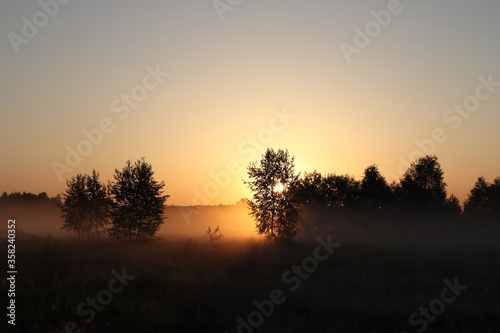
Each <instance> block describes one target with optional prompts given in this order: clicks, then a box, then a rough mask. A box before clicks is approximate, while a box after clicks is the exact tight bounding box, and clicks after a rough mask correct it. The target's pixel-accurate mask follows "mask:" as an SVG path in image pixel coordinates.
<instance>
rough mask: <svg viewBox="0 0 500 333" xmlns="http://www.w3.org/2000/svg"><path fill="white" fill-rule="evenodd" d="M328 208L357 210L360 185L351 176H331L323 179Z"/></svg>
mask: <svg viewBox="0 0 500 333" xmlns="http://www.w3.org/2000/svg"><path fill="white" fill-rule="evenodd" d="M322 188H323V191H324V195H325V200H326V206H327V207H334V208H348V209H355V208H357V207H358V203H359V195H360V184H359V182H358V181H357V180H356V179H354V178H353V177H351V176H349V175H335V174H330V175H327V176H326V177H324V178H323V185H322Z"/></svg>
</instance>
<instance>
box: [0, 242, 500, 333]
mask: <svg viewBox="0 0 500 333" xmlns="http://www.w3.org/2000/svg"><path fill="white" fill-rule="evenodd" d="M18 248H19V250H18V261H19V263H20V264H19V268H18V270H19V271H20V272H22V273H21V274H18V285H17V288H16V289H17V291H16V302H17V325H16V327H15V330H14V331H15V332H64V327H65V325H66V324H67V323H68V322H71V321H73V322H76V323H77V325H78V327H79V328H81V330H82V332H236V331H237V318H238V317H242V318H245V319H246V321H248V320H247V319H248V316H249V314H250V313H251V312H254V311H256V310H257V308H256V307H255V305H254V304H253V302H254V301H255V300H257V301H258V302H260V303H262V302H263V301H264V300H268V299H270V293H271V292H272V291H273V290H275V289H280V290H282V291H283V293H284V294H283V297H281V301H283V298H286V299H285V300H284V302H283V303H282V304H279V305H275V306H274V311H273V312H272V314H270V316H269V317H268V318H267V317H265V316H262V318H263V319H264V320H263V323H262V324H261V325H260V327H258V328H256V329H255V332H401V331H405V330H406V331H408V332H416V328H421V326H420V325H419V326H416V327H411V326H410V325H409V322H408V319H409V316H410V315H411V314H412V313H413V312H417V311H419V308H420V307H426V306H429V303H430V302H431V301H432V300H433V299H436V298H439V297H441V296H440V295H441V291H442V289H443V288H444V287H445V284H444V283H443V280H444V279H448V280H449V281H450V282H452V283H453V281H454V278H455V277H458V279H459V282H460V283H461V284H465V285H467V289H466V290H464V291H463V292H462V293H461V295H460V296H458V297H457V298H456V300H455V301H454V302H453V303H451V304H449V305H448V304H447V305H446V309H445V310H444V312H443V313H442V314H440V315H439V316H437V318H436V319H435V321H434V322H429V325H428V328H427V330H426V331H427V332H473V331H478V332H498V328H499V327H500V321H499V319H498V318H499V317H498V314H499V312H500V306H499V305H498V299H499V298H500V291H499V290H498V278H499V273H500V268H499V267H500V251H497V250H487V249H483V250H471V249H469V250H455V251H453V250H449V249H448V250H445V249H441V250H438V249H418V250H415V249H409V248H387V247H382V246H374V245H362V244H341V245H340V247H338V248H337V249H335V251H334V252H333V253H332V254H331V255H330V257H329V258H328V259H327V260H326V261H324V262H320V263H319V264H318V267H317V269H316V270H315V271H314V272H312V273H311V274H309V277H308V278H307V279H300V282H299V284H300V286H299V287H298V289H297V290H295V291H292V290H291V288H292V287H295V286H296V284H297V280H298V279H296V280H294V283H291V282H290V281H289V282H288V283H285V282H284V280H283V278H282V275H283V274H284V273H285V272H286V271H288V270H290V269H291V267H292V265H300V264H301V263H302V262H303V260H304V259H305V258H307V257H309V256H312V255H313V252H314V249H315V246H313V245H312V244H311V246H306V245H294V246H275V245H271V244H267V243H265V242H262V241H257V240H248V241H246V242H244V241H240V242H237V243H232V242H230V241H226V242H220V243H219V244H210V243H208V242H207V241H201V240H198V241H196V240H174V239H170V240H164V241H162V242H157V243H154V244H119V243H109V242H107V241H87V242H76V241H71V242H70V241H59V240H55V239H50V238H32V239H27V240H24V241H20V242H19V243H18ZM4 262H5V260H4V259H3V258H2V267H4ZM122 268H124V269H125V272H126V274H127V275H131V276H135V278H133V279H132V280H130V281H129V282H128V285H127V286H126V287H124V288H123V291H122V292H120V293H117V294H115V295H113V298H112V300H111V302H110V303H109V304H107V305H105V306H103V308H104V309H102V311H101V312H97V311H96V316H95V319H93V320H92V321H91V322H90V323H86V322H85V319H87V318H89V316H88V315H87V316H79V315H78V314H77V311H76V308H77V306H78V305H79V304H80V303H82V302H85V301H86V299H87V297H96V295H97V294H98V293H99V291H100V290H102V289H103V288H104V289H106V288H108V283H109V281H110V280H111V279H112V278H113V276H114V275H113V274H112V270H116V271H118V272H119V273H121V272H122ZM2 274H3V276H2V281H5V278H6V277H5V274H4V273H3V272H2ZM292 276H294V274H289V275H288V277H289V278H290V277H292ZM4 285H5V282H4ZM2 294H4V293H2ZM2 296H3V295H2ZM266 304H269V303H266ZM85 309H86V310H88V309H90V307H87V306H86V307H85ZM267 309H268V310H270V308H269V307H268V308H267ZM254 319H255V320H254V322H253V323H258V322H259V316H257V317H255V318H254ZM75 331H76V332H77V330H75ZM247 331H248V332H250V330H248V329H246V330H245V329H240V332H247Z"/></svg>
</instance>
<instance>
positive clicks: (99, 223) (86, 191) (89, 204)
mask: <svg viewBox="0 0 500 333" xmlns="http://www.w3.org/2000/svg"><path fill="white" fill-rule="evenodd" d="M66 184H67V189H66V191H65V193H64V195H63V198H62V201H61V202H60V204H59V205H60V207H61V211H62V217H63V219H64V223H63V226H62V228H61V229H65V230H67V231H76V232H77V233H78V237H79V238H80V237H81V236H86V237H90V236H91V234H95V235H100V234H101V233H102V232H103V231H104V228H105V226H106V225H107V224H108V222H109V207H110V203H111V202H110V199H109V197H108V195H107V192H106V186H105V185H104V184H102V183H101V182H100V181H99V173H97V172H96V171H95V170H93V171H92V175H86V174H78V175H76V176H74V177H72V178H71V179H70V180H68V181H67V182H66ZM39 197H40V195H39Z"/></svg>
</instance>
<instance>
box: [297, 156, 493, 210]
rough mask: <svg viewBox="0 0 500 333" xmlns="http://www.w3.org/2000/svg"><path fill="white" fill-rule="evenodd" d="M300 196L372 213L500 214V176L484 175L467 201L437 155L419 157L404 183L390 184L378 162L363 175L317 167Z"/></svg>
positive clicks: (314, 204) (307, 202)
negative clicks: (449, 182)
mask: <svg viewBox="0 0 500 333" xmlns="http://www.w3.org/2000/svg"><path fill="white" fill-rule="evenodd" d="M297 195H298V197H299V198H300V201H301V202H302V204H304V205H308V206H312V207H329V208H338V209H350V210H357V211H359V210H362V211H367V212H371V213H401V214H405V213H409V214H435V215H442V216H460V215H464V216H474V217H477V216H481V217H493V218H496V217H499V216H500V177H497V178H496V179H495V180H494V181H493V183H490V182H487V181H486V180H485V179H484V177H479V179H478V180H477V182H476V184H475V185H474V188H473V189H472V190H471V191H470V193H469V194H468V197H467V199H466V201H465V202H464V204H463V206H462V205H461V204H460V202H459V200H458V199H457V197H455V196H454V195H453V194H452V195H450V196H448V195H447V191H446V183H445V182H444V172H443V170H442V168H441V165H440V164H439V162H438V158H437V157H436V156H430V155H428V156H424V157H421V158H419V159H418V160H416V161H414V162H413V163H412V164H411V165H410V167H409V168H408V170H407V171H406V172H405V173H404V174H403V176H402V177H401V179H400V180H399V181H398V182H392V183H391V184H389V183H388V182H387V181H386V179H385V178H384V176H382V175H381V173H380V171H379V169H378V167H377V166H376V165H371V166H369V167H367V168H366V169H365V171H364V175H363V178H362V179H361V180H359V181H358V180H356V179H354V178H353V177H351V176H348V175H336V174H328V175H326V176H324V175H322V174H321V173H319V172H316V171H313V172H310V173H307V172H306V173H305V174H304V175H303V176H302V178H301V179H300V180H299V182H298V186H297Z"/></svg>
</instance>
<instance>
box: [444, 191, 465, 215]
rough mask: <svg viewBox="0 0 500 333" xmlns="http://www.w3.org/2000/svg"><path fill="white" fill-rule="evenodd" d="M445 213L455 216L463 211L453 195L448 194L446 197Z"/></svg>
mask: <svg viewBox="0 0 500 333" xmlns="http://www.w3.org/2000/svg"><path fill="white" fill-rule="evenodd" d="M446 213H447V214H448V215H450V216H453V217H456V216H459V215H461V214H462V213H463V211H462V206H460V201H459V200H458V198H457V197H456V196H455V195H453V194H452V195H450V197H449V198H448V199H446Z"/></svg>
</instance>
